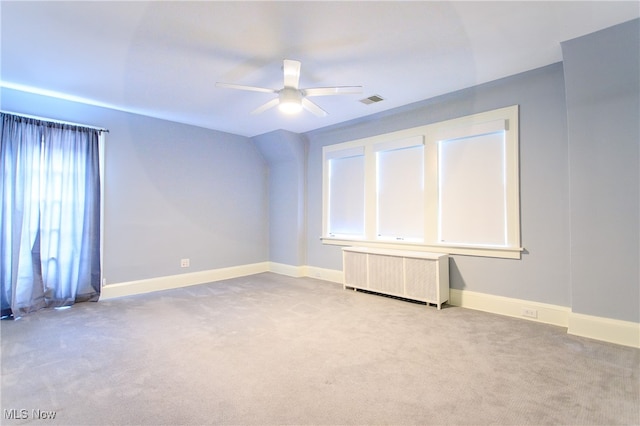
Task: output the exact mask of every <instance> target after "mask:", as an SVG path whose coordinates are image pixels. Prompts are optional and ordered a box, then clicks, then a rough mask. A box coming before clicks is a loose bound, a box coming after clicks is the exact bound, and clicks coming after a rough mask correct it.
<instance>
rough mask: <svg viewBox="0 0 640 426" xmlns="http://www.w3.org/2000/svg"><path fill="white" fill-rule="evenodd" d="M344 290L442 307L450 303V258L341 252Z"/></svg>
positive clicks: (396, 252)
mask: <svg viewBox="0 0 640 426" xmlns="http://www.w3.org/2000/svg"><path fill="white" fill-rule="evenodd" d="M342 256H343V265H344V288H345V289H346V288H352V289H354V290H357V289H362V290H368V291H372V292H376V293H382V294H388V295H390V296H397V297H403V298H405V299H411V300H419V301H421V302H426V303H427V304H428V305H429V304H434V305H437V306H438V309H440V308H441V307H442V304H443V303H445V302H447V301H448V300H449V256H448V255H446V254H440V253H426V252H417V251H404V250H386V249H374V248H364V247H345V248H343V249H342Z"/></svg>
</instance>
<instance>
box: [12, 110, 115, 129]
mask: <svg viewBox="0 0 640 426" xmlns="http://www.w3.org/2000/svg"><path fill="white" fill-rule="evenodd" d="M0 112H1V113H4V114H11V115H17V116H18V117H24V118H33V119H36V120H42V121H48V122H50V123H57V124H68V125H70V126H78V127H85V128H87V129H94V130H98V131H100V132H105V133H109V129H105V128H102V127H96V126H89V125H86V124H79V123H72V122H70V121H63V120H54V119H53V118H46V117H38V116H37V115H29V114H22V113H19V112H12V111H4V110H0Z"/></svg>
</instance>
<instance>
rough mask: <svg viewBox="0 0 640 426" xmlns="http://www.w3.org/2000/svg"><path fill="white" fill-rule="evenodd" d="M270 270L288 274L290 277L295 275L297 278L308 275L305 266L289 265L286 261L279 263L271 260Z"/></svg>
mask: <svg viewBox="0 0 640 426" xmlns="http://www.w3.org/2000/svg"><path fill="white" fill-rule="evenodd" d="M269 271H270V272H273V273H276V274H280V275H286V276H288V277H295V278H301V277H304V276H306V275H305V267H304V266H293V265H287V264H284V263H277V262H269Z"/></svg>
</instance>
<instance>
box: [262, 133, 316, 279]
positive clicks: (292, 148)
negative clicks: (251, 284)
mask: <svg viewBox="0 0 640 426" xmlns="http://www.w3.org/2000/svg"><path fill="white" fill-rule="evenodd" d="M253 141H254V143H255V144H256V146H257V147H258V148H259V149H260V152H262V155H263V157H264V158H265V159H266V161H267V163H268V165H269V219H270V220H269V260H271V261H272V262H277V263H282V264H285V265H292V266H302V265H305V264H306V245H305V241H306V240H305V237H306V232H305V228H306V215H305V206H306V202H305V192H306V187H305V176H306V172H305V163H306V155H307V143H306V140H305V139H304V137H302V136H301V135H299V134H297V133H292V132H287V131H284V130H279V131H275V132H271V133H267V134H264V135H260V136H257V137H254V138H253Z"/></svg>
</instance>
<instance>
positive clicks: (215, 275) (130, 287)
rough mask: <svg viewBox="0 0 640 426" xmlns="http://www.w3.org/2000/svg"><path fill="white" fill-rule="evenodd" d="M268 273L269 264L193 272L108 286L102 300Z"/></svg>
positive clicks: (101, 296)
mask: <svg viewBox="0 0 640 426" xmlns="http://www.w3.org/2000/svg"><path fill="white" fill-rule="evenodd" d="M268 271H269V262H261V263H253V264H249V265H240V266H231V267H228V268H220V269H211V270H208V271H199V272H191V273H188V274H179V275H169V276H164V277H157V278H149V279H145V280H138V281H128V282H123V283H117V284H108V285H105V286H104V287H102V294H101V295H100V300H108V299H113V298H115V297H122V296H131V295H134V294H141V293H151V292H154V291H160V290H170V289H173V288H180V287H188V286H192V285H197V284H205V283H210V282H214V281H220V280H228V279H231V278H238V277H245V276H247V275H254V274H259V273H262V272H268Z"/></svg>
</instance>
